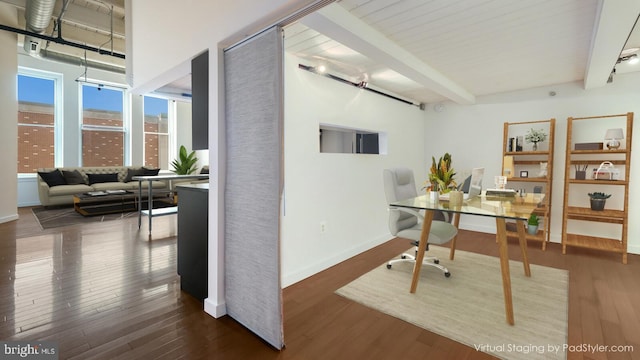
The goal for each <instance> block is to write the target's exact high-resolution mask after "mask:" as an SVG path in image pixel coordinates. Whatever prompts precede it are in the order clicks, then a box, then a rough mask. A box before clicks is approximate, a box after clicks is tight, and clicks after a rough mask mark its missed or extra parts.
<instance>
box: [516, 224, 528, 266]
mask: <svg viewBox="0 0 640 360" xmlns="http://www.w3.org/2000/svg"><path fill="white" fill-rule="evenodd" d="M516 225H517V227H518V241H519V242H520V251H522V265H523V266H524V274H525V276H531V269H530V268H529V258H528V257H527V234H526V231H525V229H524V220H518V221H517V222H516Z"/></svg>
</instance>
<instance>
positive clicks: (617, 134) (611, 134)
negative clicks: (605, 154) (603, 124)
mask: <svg viewBox="0 0 640 360" xmlns="http://www.w3.org/2000/svg"><path fill="white" fill-rule="evenodd" d="M604 139H605V140H609V141H608V142H607V149H609V150H616V149H618V148H619V147H620V141H619V140H621V139H624V134H623V133H622V129H621V128H617V129H608V130H607V133H606V134H605V135H604Z"/></svg>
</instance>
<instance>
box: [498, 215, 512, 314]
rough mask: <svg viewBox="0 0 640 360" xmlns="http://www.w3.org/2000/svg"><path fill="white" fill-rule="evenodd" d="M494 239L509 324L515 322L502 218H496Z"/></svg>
mask: <svg viewBox="0 0 640 360" xmlns="http://www.w3.org/2000/svg"><path fill="white" fill-rule="evenodd" d="M496 240H497V242H498V251H499V252H500V269H501V270H502V291H503V292H504V310H505V314H506V316H507V323H509V325H513V324H515V321H514V319H513V302H512V300H511V274H510V273H509V250H508V249H507V224H506V222H505V221H504V218H500V217H497V218H496Z"/></svg>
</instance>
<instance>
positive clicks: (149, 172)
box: [142, 166, 160, 176]
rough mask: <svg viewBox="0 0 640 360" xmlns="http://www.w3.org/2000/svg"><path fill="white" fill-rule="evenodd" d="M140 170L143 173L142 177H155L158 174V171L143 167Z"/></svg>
mask: <svg viewBox="0 0 640 360" xmlns="http://www.w3.org/2000/svg"><path fill="white" fill-rule="evenodd" d="M142 170H143V172H144V173H143V174H142V175H144V176H156V175H158V173H159V172H160V169H149V168H146V167H144V166H143V167H142Z"/></svg>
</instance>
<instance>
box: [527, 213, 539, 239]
mask: <svg viewBox="0 0 640 360" xmlns="http://www.w3.org/2000/svg"><path fill="white" fill-rule="evenodd" d="M539 223H540V220H539V219H538V215H536V214H531V215H530V216H529V220H527V232H528V233H529V234H531V235H535V234H537V233H538V225H539Z"/></svg>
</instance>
